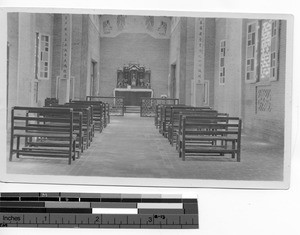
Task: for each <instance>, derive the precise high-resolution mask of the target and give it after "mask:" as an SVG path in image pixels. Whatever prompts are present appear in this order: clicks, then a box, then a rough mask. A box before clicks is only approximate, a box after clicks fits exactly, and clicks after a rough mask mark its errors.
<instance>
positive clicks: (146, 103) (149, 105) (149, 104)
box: [141, 97, 179, 117]
mask: <svg viewBox="0 0 300 235" xmlns="http://www.w3.org/2000/svg"><path fill="white" fill-rule="evenodd" d="M178 103H179V99H171V98H149V97H143V98H141V117H154V116H155V106H156V105H157V104H178Z"/></svg>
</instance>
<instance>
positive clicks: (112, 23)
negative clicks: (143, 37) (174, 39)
mask: <svg viewBox="0 0 300 235" xmlns="http://www.w3.org/2000/svg"><path fill="white" fill-rule="evenodd" d="M170 31H171V17H164V16H127V15H102V16H100V36H101V37H116V36H118V35H119V34H121V33H147V34H149V35H151V36H152V37H154V38H170Z"/></svg>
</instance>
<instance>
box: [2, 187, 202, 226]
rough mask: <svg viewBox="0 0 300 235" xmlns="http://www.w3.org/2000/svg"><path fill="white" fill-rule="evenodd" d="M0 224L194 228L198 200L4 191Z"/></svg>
mask: <svg viewBox="0 0 300 235" xmlns="http://www.w3.org/2000/svg"><path fill="white" fill-rule="evenodd" d="M0 227H44V228H45V227H46V228H52V227H54V228H129V229H133V228H137V229H198V227H199V225H198V202H197V198H196V197H194V198H193V197H192V198H191V197H188V198H187V197H184V196H183V195H171V194H167V195H163V194H147V195H145V194H100V193H63V192H49V193H40V192H30V193H28V192H24V193H15V192H13V193H8V192H6V193H1V194H0Z"/></svg>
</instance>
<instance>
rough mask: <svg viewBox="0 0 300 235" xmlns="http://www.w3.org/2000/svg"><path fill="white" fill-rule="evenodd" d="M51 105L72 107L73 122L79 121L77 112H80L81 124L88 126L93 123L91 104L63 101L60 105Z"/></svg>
mask: <svg viewBox="0 0 300 235" xmlns="http://www.w3.org/2000/svg"><path fill="white" fill-rule="evenodd" d="M51 107H65V108H72V109H73V113H74V122H78V121H79V113H82V124H83V125H88V126H90V125H92V123H93V106H92V105H83V104H76V103H65V104H62V105H52V106H51Z"/></svg>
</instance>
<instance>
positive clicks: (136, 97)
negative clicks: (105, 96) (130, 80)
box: [114, 88, 153, 106]
mask: <svg viewBox="0 0 300 235" xmlns="http://www.w3.org/2000/svg"><path fill="white" fill-rule="evenodd" d="M114 96H115V97H124V105H125V106H140V105H141V98H143V97H149V98H153V90H152V89H142V88H115V89H114Z"/></svg>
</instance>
